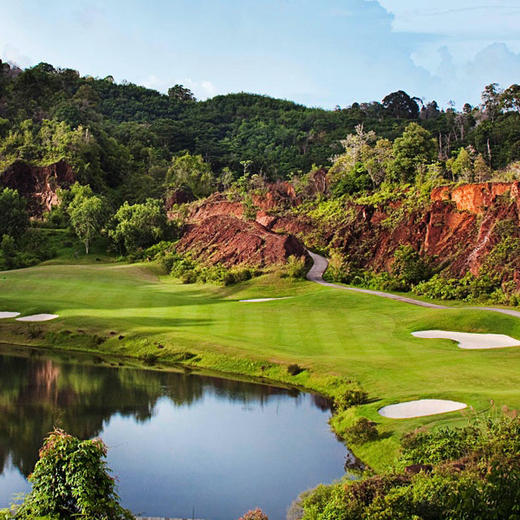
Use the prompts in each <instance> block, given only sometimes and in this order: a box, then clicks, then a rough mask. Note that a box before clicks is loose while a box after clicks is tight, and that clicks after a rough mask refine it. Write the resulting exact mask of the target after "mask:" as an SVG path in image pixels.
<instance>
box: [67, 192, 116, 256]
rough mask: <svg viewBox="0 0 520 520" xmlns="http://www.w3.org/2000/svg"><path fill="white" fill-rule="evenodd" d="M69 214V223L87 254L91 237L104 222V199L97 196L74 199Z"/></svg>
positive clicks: (105, 215)
mask: <svg viewBox="0 0 520 520" xmlns="http://www.w3.org/2000/svg"><path fill="white" fill-rule="evenodd" d="M69 216H70V223H71V224H72V227H73V228H74V231H75V232H76V235H78V237H79V239H80V240H81V241H82V242H83V243H84V244H85V253H86V254H87V255H88V252H89V247H90V243H91V241H92V239H93V238H95V237H96V236H97V235H99V234H100V232H101V229H102V228H103V225H104V224H105V222H106V217H107V210H106V205H105V201H104V200H103V199H102V198H101V197H97V196H92V197H85V198H83V197H80V198H79V199H74V200H73V201H72V203H71V204H70V206H69Z"/></svg>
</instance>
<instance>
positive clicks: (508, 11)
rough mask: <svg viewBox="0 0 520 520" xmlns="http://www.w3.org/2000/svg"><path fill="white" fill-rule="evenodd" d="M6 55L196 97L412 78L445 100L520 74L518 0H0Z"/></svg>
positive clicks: (344, 88)
mask: <svg viewBox="0 0 520 520" xmlns="http://www.w3.org/2000/svg"><path fill="white" fill-rule="evenodd" d="M0 20H2V23H1V31H0V59H2V60H4V61H11V62H14V63H17V64H18V65H20V66H22V67H28V66H32V65H36V64H37V63H39V62H41V61H44V62H47V63H51V64H53V65H55V66H57V67H70V68H73V69H76V70H79V72H80V73H81V74H82V75H87V74H88V75H92V76H95V77H105V76H107V75H112V76H113V77H114V78H115V80H116V81H117V82H120V81H122V80H127V81H130V82H132V83H136V84H139V85H145V86H147V87H150V88H154V89H157V90H160V91H162V92H166V91H167V90H168V88H169V87H170V86H172V85H174V84H177V83H180V84H183V85H184V86H186V87H188V88H190V89H191V90H192V91H193V92H194V94H195V95H196V97H197V98H198V99H206V98H208V97H213V96H215V95H217V94H226V93H229V92H254V93H258V94H267V95H270V96H274V97H279V98H284V99H289V100H292V101H296V102H299V103H303V104H305V105H307V106H319V107H323V108H333V107H334V106H336V105H340V106H341V107H345V106H349V105H350V104H352V103H353V102H355V101H357V102H369V101H381V99H382V98H383V97H384V96H385V95H387V94H388V93H390V92H393V91H396V90H405V91H406V92H407V93H408V94H410V95H411V96H417V97H420V98H422V99H424V100H425V101H431V100H433V99H435V100H436V101H437V102H438V103H439V105H441V106H443V107H445V106H447V104H448V103H449V102H450V101H453V102H455V106H456V107H457V108H461V107H462V105H463V104H464V103H466V102H469V103H470V104H472V105H475V104H478V103H479V102H480V93H481V92H482V90H483V87H484V86H485V85H487V84H489V83H492V82H497V83H499V84H500V85H501V86H502V87H508V86H509V85H511V84H512V83H520V30H519V27H520V0H435V1H432V0H318V1H316V0H124V1H121V0H109V1H106V0H102V1H101V0H45V2H42V1H41V0H16V1H12V0H0Z"/></svg>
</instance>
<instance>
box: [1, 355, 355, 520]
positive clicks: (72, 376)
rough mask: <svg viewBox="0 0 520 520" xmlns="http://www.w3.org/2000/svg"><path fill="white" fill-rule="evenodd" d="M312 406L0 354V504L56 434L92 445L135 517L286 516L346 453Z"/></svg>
mask: <svg viewBox="0 0 520 520" xmlns="http://www.w3.org/2000/svg"><path fill="white" fill-rule="evenodd" d="M329 416H330V412H329V410H328V407H327V404H326V403H325V402H324V401H323V399H322V398H320V397H317V396H313V395H310V394H305V393H301V392H298V391H294V390H287V389H280V388H276V387H272V386H266V385H260V384H253V383H248V382H239V381H232V380H228V379H221V378H217V377H208V376H201V375H195V374H189V373H185V372H165V371H151V370H139V369H135V368H125V367H119V366H118V367H114V366H107V364H106V363H102V362H101V360H100V359H99V358H96V357H92V356H66V357H56V356H55V355H53V356H52V357H50V355H49V354H47V353H45V354H43V353H42V352H41V351H36V350H27V349H21V348H14V347H3V346H0V508H1V507H5V506H7V505H8V504H9V503H10V502H11V501H12V498H13V494H15V493H20V492H27V491H29V489H30V487H29V484H28V483H27V481H26V480H25V477H26V476H27V475H28V474H29V473H30V472H31V471H32V469H33V467H34V464H35V462H36V460H37V456H38V449H39V448H40V446H41V444H42V439H43V437H44V436H45V435H46V433H47V432H49V431H50V430H52V429H53V427H54V426H56V427H60V428H62V429H64V430H66V431H67V432H69V433H72V434H74V435H76V436H79V437H81V438H92V437H97V436H99V437H101V438H102V439H103V441H104V442H105V443H106V444H107V446H108V449H109V451H108V464H109V467H110V468H111V469H112V472H113V474H114V475H116V476H117V479H118V490H119V495H120V496H121V501H122V503H123V505H124V506H126V507H128V508H129V509H131V510H132V512H133V513H134V514H143V515H147V516H171V517H185V518H192V515H194V517H195V518H203V519H207V520H236V519H237V518H238V517H239V516H240V515H241V514H242V513H244V512H245V511H247V510H248V509H252V508H254V507H257V506H258V507H261V508H262V509H263V510H264V511H265V512H266V513H268V515H269V518H270V520H282V519H284V518H285V513H286V510H287V507H288V506H289V505H290V503H291V502H292V500H293V499H294V498H295V497H296V496H297V495H298V493H299V492H301V491H303V490H305V489H308V488H310V487H313V486H315V485H317V484H318V483H320V482H331V481H332V480H334V479H337V478H339V477H340V476H341V475H342V474H343V464H344V462H345V454H346V450H345V447H344V446H343V445H342V444H341V443H339V442H338V441H337V440H336V438H335V437H334V435H333V434H332V433H331V432H330V430H329V427H328V424H327V419H328V417H329Z"/></svg>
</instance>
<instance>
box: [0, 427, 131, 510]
mask: <svg viewBox="0 0 520 520" xmlns="http://www.w3.org/2000/svg"><path fill="white" fill-rule="evenodd" d="M106 452H107V450H106V446H105V445H104V444H103V442H102V441H101V440H99V439H96V440H87V441H81V440H79V439H77V438H75V437H72V436H71V435H68V434H66V433H65V432H63V431H61V430H54V431H53V432H52V433H51V434H49V436H48V437H47V438H46V439H45V442H44V445H43V447H42V449H41V450H40V459H39V461H38V462H37V463H36V466H35V468H34V472H33V473H32V474H31V475H30V476H29V481H30V482H31V484H32V491H31V492H30V493H29V494H28V495H27V496H26V497H25V500H24V501H23V503H22V504H21V506H20V507H19V509H18V511H17V512H16V515H15V518H16V519H17V520H29V519H31V520H34V519H36V518H42V517H45V518H52V519H53V520H69V519H70V518H79V517H81V518H85V519H96V520H123V519H125V520H126V519H128V520H130V519H133V518H134V517H133V516H132V514H131V513H130V512H129V511H128V510H126V509H124V508H123V507H121V506H120V505H119V502H118V501H119V497H118V496H117V494H116V492H115V481H114V479H113V478H112V477H111V476H110V475H109V470H108V468H107V466H106V462H105V461H104V460H103V459H104V458H105V457H106ZM7 518H9V517H7Z"/></svg>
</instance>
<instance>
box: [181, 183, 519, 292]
mask: <svg viewBox="0 0 520 520" xmlns="http://www.w3.org/2000/svg"><path fill="white" fill-rule="evenodd" d="M322 181H323V185H322V187H323V189H326V177H323V178H322ZM275 186H276V188H273V187H271V188H270V189H269V190H268V192H267V193H268V194H264V195H263V196H256V197H254V198H253V201H254V203H255V205H256V207H257V208H260V209H259V210H258V211H257V214H256V225H255V224H253V223H251V222H249V223H247V224H246V223H244V222H243V221H241V220H239V219H243V217H244V206H243V204H242V203H241V202H234V201H229V200H227V199H226V198H225V197H224V196H223V195H221V194H215V195H213V196H211V197H209V198H208V199H206V200H205V201H203V202H202V203H200V204H198V205H196V206H195V207H193V208H192V210H191V213H190V216H189V220H190V222H191V223H192V226H191V227H190V231H189V232H188V235H187V236H186V237H185V238H183V239H182V240H181V244H183V246H184V247H186V249H188V248H190V247H192V246H193V245H194V244H195V243H196V242H197V241H198V240H199V239H202V237H203V236H204V239H203V240H202V242H201V243H204V244H207V245H208V247H210V248H211V253H208V254H207V255H206V256H207V257H208V258H209V257H211V258H212V259H213V258H220V260H218V261H221V260H222V261H224V262H227V263H229V264H231V263H233V262H236V263H240V262H244V263H248V262H249V260H248V255H253V251H254V249H255V248H254V247H253V246H252V244H257V245H258V247H260V245H259V244H260V242H261V241H260V240H259V239H258V238H257V239H252V238H251V234H252V235H255V236H257V237H258V236H259V235H258V233H259V231H258V230H260V229H261V230H262V231H263V233H264V234H265V233H268V234H269V233H270V232H273V231H274V232H276V233H280V232H282V233H290V234H291V235H296V236H298V237H299V238H301V239H302V240H303V241H304V242H305V243H306V245H307V246H310V247H312V246H314V245H319V246H322V247H324V246H330V247H333V248H337V249H339V250H340V251H342V252H343V253H344V254H345V255H346V256H347V257H348V258H349V260H350V261H352V262H353V264H355V265H357V266H358V267H363V268H367V269H374V270H377V271H381V270H390V269H391V266H392V263H393V260H394V252H395V250H396V249H397V248H398V247H399V246H400V245H402V244H409V245H411V246H412V247H414V248H415V249H416V250H417V251H419V252H420V253H421V254H422V255H425V256H427V257H429V258H430V259H431V261H432V262H433V263H434V264H436V265H438V266H439V267H442V268H447V269H448V271H449V272H450V273H451V274H452V275H453V276H457V277H460V276H464V275H465V274H466V273H467V272H471V273H473V274H475V275H477V274H478V273H479V270H480V268H481V266H482V263H483V262H484V261H485V259H486V257H487V256H488V255H489V253H490V252H491V250H492V249H493V248H494V247H495V246H496V245H497V244H498V243H499V242H500V241H501V240H502V238H503V234H501V232H500V231H499V230H500V226H501V225H502V223H504V221H509V225H510V227H511V228H512V231H510V232H509V234H510V235H511V233H512V236H513V237H520V182H511V183H481V184H466V185H462V186H457V187H451V186H447V187H440V188H435V189H434V190H433V191H432V193H431V196H430V203H429V204H427V205H426V206H424V207H422V209H416V210H414V211H412V212H411V213H409V214H408V213H406V212H404V216H401V218H400V219H398V221H396V222H395V223H392V222H389V221H388V218H389V217H390V216H391V214H392V212H394V211H395V210H398V209H399V207H400V206H401V204H402V202H401V201H394V202H391V203H389V205H388V206H387V207H386V208H384V209H381V208H378V207H375V206H370V205H355V204H351V205H350V206H348V207H347V208H345V215H347V213H348V214H349V215H350V217H349V218H348V219H345V222H344V223H342V224H337V223H332V222H314V221H313V220H312V218H311V217H310V216H307V215H305V214H302V213H301V212H300V213H299V214H295V213H294V212H291V211H287V210H291V208H293V207H294V206H296V205H298V204H299V203H300V200H299V198H298V197H297V196H296V193H295V192H294V190H291V189H290V185H289V184H288V183H278V184H277V185H275ZM237 220H238V224H236V225H231V222H235V223H236V221H237ZM219 221H220V222H221V224H220V225H219V224H218V222H219ZM205 226H208V229H210V230H211V231H208V232H207V233H206V234H205V233H204V232H203V228H204V227H205ZM244 226H245V227H244ZM219 227H221V228H222V230H220V229H219ZM246 228H247V229H246ZM195 230H197V231H195ZM223 230H225V232H224V231H223ZM231 230H233V231H231ZM253 230H254V231H253ZM191 233H196V236H197V237H198V238H195V235H190V234H191ZM270 234H271V235H273V233H270ZM192 236H193V238H192ZM231 236H233V237H234V238H233V241H232V242H233V246H232V247H231V248H228V246H227V241H228V239H229V238H230V237H231ZM275 236H278V237H279V235H275ZM282 238H288V237H282ZM212 239H213V240H212ZM241 240H244V241H245V242H244V244H240V241H241ZM188 243H189V244H192V245H190V246H188ZM219 244H220V245H219ZM219 248H222V251H223V252H222V255H221V256H219V255H218V254H216V253H215V251H217V250H218V249H219ZM199 249H200V248H199ZM275 249H276V250H278V251H281V249H277V248H275ZM235 250H236V251H235ZM289 254H296V255H297V256H298V255H299V253H298V251H297V250H292V251H291V252H290V253H289ZM287 256H288V254H285V253H282V254H279V255H278V254H276V255H274V256H273V258H276V260H273V261H274V262H275V263H276V262H279V261H280V259H282V258H287ZM266 258H270V257H269V255H267V257H266ZM212 261H213V260H212ZM270 261H271V260H269V259H268V260H267V261H265V260H264V259H263V256H262V254H260V253H259V254H258V255H256V256H254V263H257V264H262V262H265V263H269V262H270ZM517 264H518V265H516V264H515V263H514V262H513V263H512V264H511V265H510V266H509V267H510V273H509V274H508V275H507V278H508V279H512V280H514V281H515V282H517V285H518V287H519V288H520V258H519V259H518V262H517Z"/></svg>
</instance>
